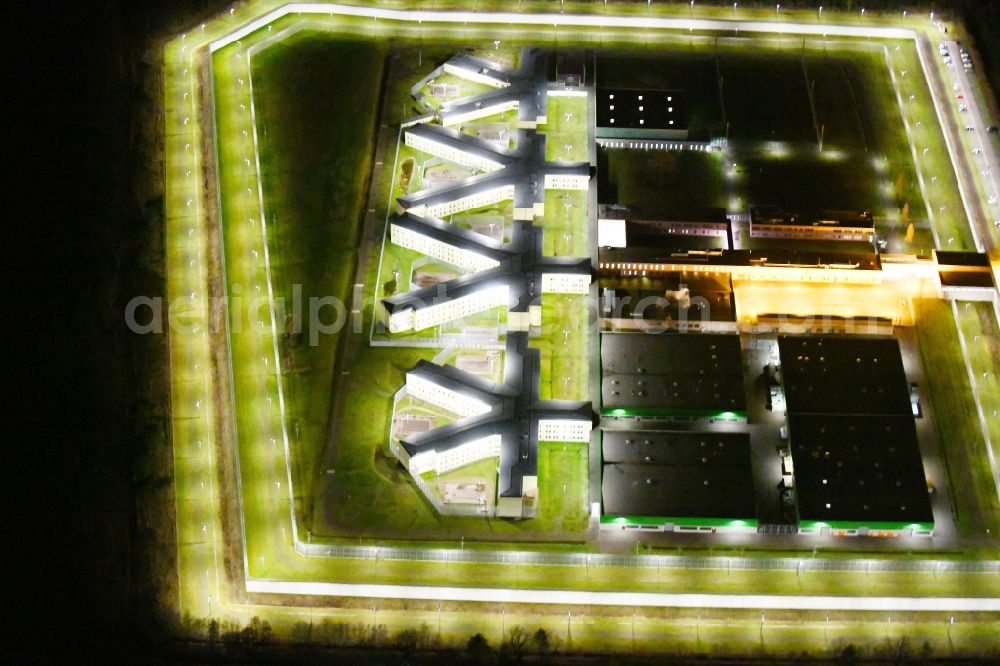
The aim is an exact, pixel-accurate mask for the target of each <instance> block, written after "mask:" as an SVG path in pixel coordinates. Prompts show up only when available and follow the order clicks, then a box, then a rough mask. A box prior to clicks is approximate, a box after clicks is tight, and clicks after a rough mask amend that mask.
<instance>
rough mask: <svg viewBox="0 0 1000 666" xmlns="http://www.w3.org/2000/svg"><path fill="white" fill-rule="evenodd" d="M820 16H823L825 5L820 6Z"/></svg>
mask: <svg viewBox="0 0 1000 666" xmlns="http://www.w3.org/2000/svg"><path fill="white" fill-rule="evenodd" d="M819 18H823V5H820V6H819Z"/></svg>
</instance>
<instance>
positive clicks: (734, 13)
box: [733, 2, 736, 16]
mask: <svg viewBox="0 0 1000 666" xmlns="http://www.w3.org/2000/svg"><path fill="white" fill-rule="evenodd" d="M733 16H736V3H735V2H734V3H733Z"/></svg>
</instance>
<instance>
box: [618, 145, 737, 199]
mask: <svg viewBox="0 0 1000 666" xmlns="http://www.w3.org/2000/svg"><path fill="white" fill-rule="evenodd" d="M598 178H600V188H601V193H600V196H599V200H600V201H601V202H602V203H603V202H609V201H617V202H618V203H620V204H623V205H626V206H629V207H635V208H638V209H640V210H643V209H648V210H651V211H657V210H676V209H683V208H685V207H691V206H694V207H712V206H716V207H721V208H725V207H726V205H727V203H728V200H727V193H726V184H725V179H724V176H723V170H722V158H721V156H719V155H718V154H712V153H703V152H693V151H685V152H666V151H654V150H623V149H617V148H616V149H612V150H600V151H598Z"/></svg>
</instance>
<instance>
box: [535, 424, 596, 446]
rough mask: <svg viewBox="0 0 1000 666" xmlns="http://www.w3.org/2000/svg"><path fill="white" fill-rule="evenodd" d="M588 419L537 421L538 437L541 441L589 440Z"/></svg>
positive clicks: (589, 427)
mask: <svg viewBox="0 0 1000 666" xmlns="http://www.w3.org/2000/svg"><path fill="white" fill-rule="evenodd" d="M590 431H591V423H590V421H569V420H566V421H562V420H555V419H546V420H539V421H538V439H539V440H541V441H543V442H589V441H590Z"/></svg>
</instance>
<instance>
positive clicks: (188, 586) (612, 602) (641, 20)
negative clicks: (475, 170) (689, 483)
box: [166, 0, 1000, 615]
mask: <svg viewBox="0 0 1000 666" xmlns="http://www.w3.org/2000/svg"><path fill="white" fill-rule="evenodd" d="M276 5H277V3H274V2H268V1H267V0H263V1H262V2H260V3H257V4H251V5H247V6H245V7H244V8H242V9H241V10H239V12H237V11H236V10H235V8H234V9H232V10H230V12H229V13H228V14H226V15H225V16H224V17H222V19H220V20H215V21H212V22H211V23H210V24H203V25H202V26H200V29H196V30H194V31H192V34H191V35H184V36H182V37H181V38H180V39H179V40H175V41H174V42H173V43H172V44H170V45H169V46H168V47H167V53H166V61H167V63H168V65H167V86H166V102H167V113H166V116H167V118H166V120H167V154H166V158H167V195H168V196H167V211H168V215H167V219H168V238H169V244H170V246H169V248H168V267H169V274H168V295H169V296H170V298H171V300H172V301H173V300H180V301H181V302H183V303H184V304H185V305H186V307H187V309H188V313H189V315H190V321H192V325H191V326H190V327H189V328H188V329H187V330H186V331H172V335H171V364H172V370H173V379H172V382H173V389H172V390H173V398H174V413H173V417H172V425H173V429H174V455H175V472H176V477H177V481H176V489H177V491H178V492H177V494H178V541H179V547H178V550H179V569H180V572H179V575H180V577H181V579H182V581H183V586H182V587H183V589H182V590H181V599H182V602H181V604H182V608H184V609H185V610H189V611H191V612H192V613H193V614H197V615H203V614H208V615H211V614H212V602H213V600H216V601H217V603H219V602H222V600H221V599H219V592H220V576H221V571H222V569H221V566H222V564H221V563H220V561H219V560H220V559H221V556H220V549H221V539H220V538H219V534H220V532H221V529H220V525H219V522H218V521H219V511H220V507H219V504H218V494H217V493H216V492H215V487H214V486H215V482H214V479H215V478H216V463H215V461H214V460H213V457H212V455H211V450H212V442H213V439H214V438H213V433H212V429H211V426H210V424H211V422H212V421H213V415H212V414H211V411H210V406H211V400H210V396H211V395H212V394H213V392H214V391H215V390H216V385H215V383H214V382H213V381H212V379H211V363H210V355H209V348H208V344H207V331H206V328H207V324H208V323H209V322H208V317H207V314H208V313H207V307H206V304H207V302H208V297H209V296H210V293H211V292H210V289H209V283H208V279H207V273H206V271H205V268H204V264H203V259H204V258H205V257H206V255H207V254H208V249H207V238H206V233H205V232H206V228H205V224H206V217H205V214H204V211H203V210H202V209H201V207H200V203H201V198H202V194H203V192H202V188H201V186H200V182H199V180H200V179H199V178H198V172H200V171H201V167H202V165H201V163H200V159H199V157H200V155H199V152H200V151H199V150H198V148H199V147H200V139H201V135H200V130H199V128H198V125H199V123H198V113H197V111H198V106H199V105H198V104H196V103H195V101H196V98H197V99H198V101H199V102H202V103H204V98H202V93H201V91H200V90H199V88H198V86H196V85H195V83H196V82H195V71H196V67H197V65H198V64H199V63H198V58H197V57H196V56H195V52H196V50H200V49H201V48H202V47H204V46H205V45H208V51H209V54H211V53H214V52H215V51H217V50H218V49H220V48H223V47H225V46H226V45H228V44H231V43H233V42H236V41H238V40H240V39H242V38H244V37H246V36H248V35H250V34H251V33H253V32H255V31H256V30H258V29H262V28H266V27H267V26H268V25H270V24H271V23H272V22H274V21H275V20H277V19H279V18H281V17H283V16H287V15H290V14H325V15H333V14H339V15H343V16H352V17H361V18H371V19H373V20H374V21H378V20H379V19H382V20H388V21H401V22H409V23H420V22H423V21H427V22H429V23H431V22H434V23H443V24H459V23H473V24H508V25H513V24H519V25H536V26H546V25H553V26H557V27H558V26H559V25H563V26H578V27H593V28H601V27H617V28H648V29H667V30H691V31H694V30H698V31H718V30H734V29H739V30H743V31H744V32H757V33H775V32H781V33H784V34H799V35H817V36H826V35H836V36H847V37H874V38H887V39H911V40H912V39H916V36H917V33H916V31H914V30H911V29H906V28H890V27H883V28H879V27H867V26H843V25H820V24H796V23H783V22H767V21H728V20H727V21H717V20H704V19H669V18H649V17H616V16H595V15H563V14H516V13H493V14H478V13H471V12H437V11H405V10H389V9H379V8H374V7H352V6H345V5H334V4H320V3H293V4H287V5H283V6H276ZM268 8H273V10H270V11H268ZM210 57H211V56H209V58H210ZM925 76H926V73H925ZM241 83H242V81H241ZM251 103H252V100H251ZM253 148H254V151H256V142H254V146H253ZM949 148H950V147H949ZM949 152H951V151H949ZM951 157H952V162H953V167H954V157H955V156H954V153H952V155H951ZM258 194H259V193H258ZM267 286H268V289H269V291H270V285H267ZM269 295H270V294H269ZM272 323H273V322H272ZM283 419H284V415H283V414H282V421H283ZM283 471H285V472H286V473H287V470H283ZM278 478H280V477H278ZM206 481H207V483H206ZM289 485H290V484H289ZM278 487H280V484H278ZM287 492H288V493H289V496H290V495H291V492H292V489H291V488H290V487H287ZM286 501H287V500H286ZM291 504H292V505H293V506H294V503H291ZM241 518H242V516H241ZM288 518H291V519H292V520H291V523H292V524H291V529H290V530H289V531H290V532H292V533H293V534H292V535H290V536H291V541H292V544H290V545H292V546H293V547H294V548H295V550H296V551H298V552H299V553H304V552H306V551H308V550H309V548H308V546H307V544H304V543H302V542H301V541H299V539H298V538H297V535H295V534H294V529H295V521H294V517H293V516H287V517H286V518H285V520H287V519H288ZM282 522H283V521H282ZM281 533H282V534H284V533H285V530H284V527H282V529H281ZM244 556H246V549H245V548H244ZM244 566H246V562H244ZM210 573H211V575H210ZM246 590H247V592H254V593H275V594H307V595H325V596H350V597H369V598H396V599H424V600H442V601H444V600H449V601H490V602H502V601H508V602H523V603H546V604H569V605H577V604H587V605H604V606H650V607H656V606H661V607H664V606H671V607H703V608H711V607H716V608H758V609H801V610H808V609H838V610H839V609H842V610H899V611H919V610H926V611H1000V599H997V598H964V597H919V598H915V597H850V596H805V595H803V596H797V595H726V594H719V595H714V594H667V593H628V592H594V591H568V590H524V589H506V588H466V587H429V586H405V585H368V584H340V583H320V582H293V581H281V580H267V579H254V578H251V577H249V576H248V577H247V582H246ZM220 605H221V604H220ZM205 611H207V613H205Z"/></svg>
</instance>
